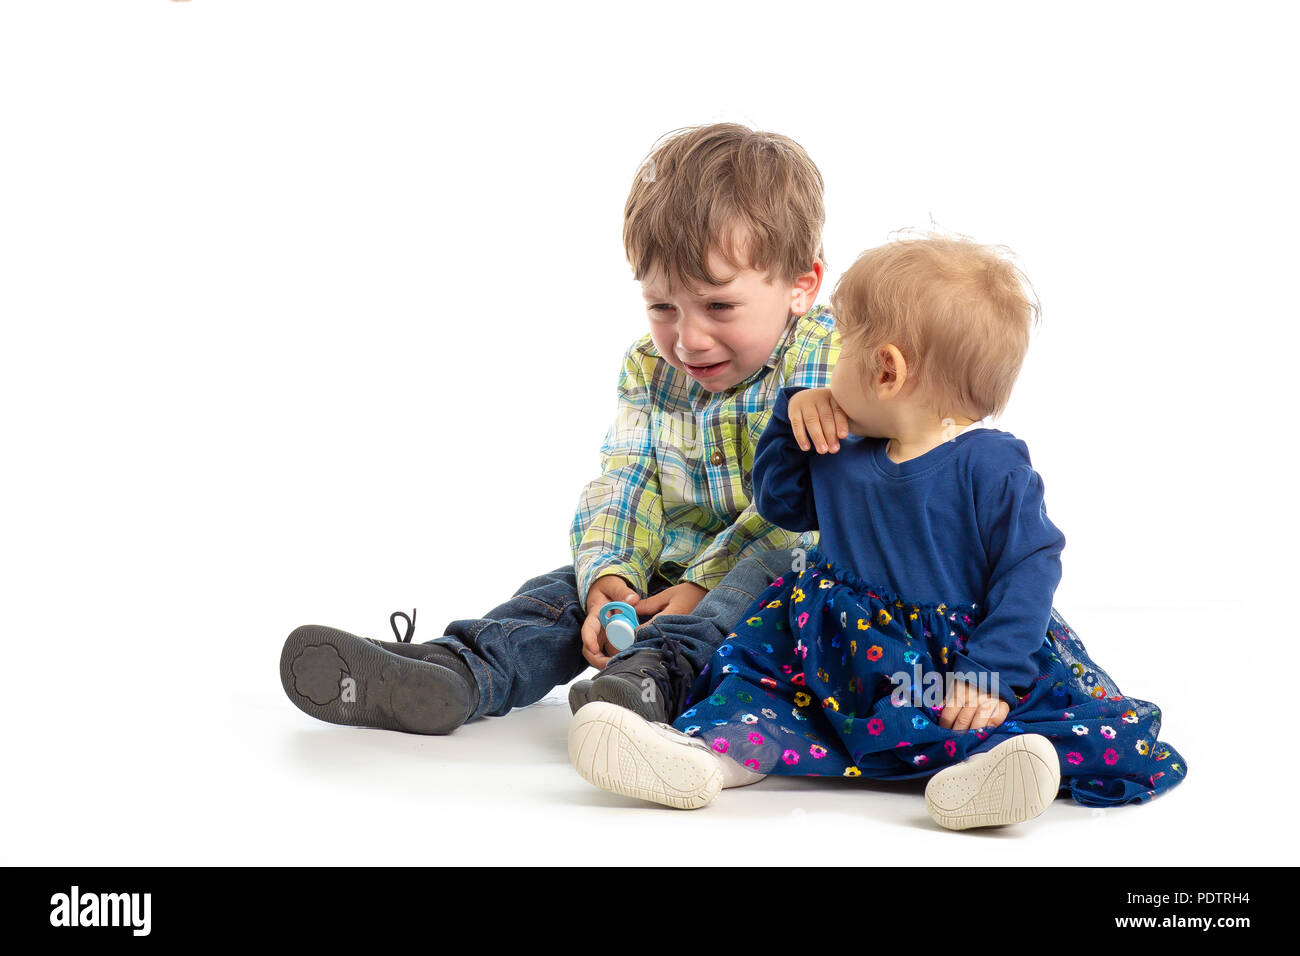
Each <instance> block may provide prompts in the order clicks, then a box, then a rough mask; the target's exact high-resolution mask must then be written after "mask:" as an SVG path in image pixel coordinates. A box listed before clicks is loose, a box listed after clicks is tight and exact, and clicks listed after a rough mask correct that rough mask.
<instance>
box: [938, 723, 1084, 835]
mask: <svg viewBox="0 0 1300 956" xmlns="http://www.w3.org/2000/svg"><path fill="white" fill-rule="evenodd" d="M1060 785H1061V765H1060V760H1059V758H1058V757H1057V755H1056V748H1055V747H1053V746H1052V744H1051V741H1049V740H1048V739H1047V738H1046V737H1044V736H1042V735H1041V734H1025V735H1023V736H1018V737H1012V738H1011V739H1010V740H1005V741H1003V742H1002V743H1000V744H998V745H997V746H996V747H994V748H993V749H992V750H990V751H988V752H987V753H984V754H977V755H976V756H974V757H971V758H970V759H969V760H966V761H964V762H962V763H959V764H957V765H955V766H952V767H947V768H945V769H943V770H940V771H939V772H938V773H937V774H935V775H934V776H933V777H931V778H930V782H929V783H928V784H926V787H925V808H926V810H928V811H929V812H930V816H931V817H933V818H934V821H935V823H937V824H939V825H940V826H942V827H947V828H948V829H949V830H967V829H970V828H971V827H997V826H1006V825H1007V824H1011V823H1022V822H1024V821H1025V820H1032V819H1033V818H1034V817H1036V816H1038V815H1039V814H1040V813H1042V812H1043V811H1044V810H1046V809H1047V808H1048V806H1049V805H1050V804H1051V802H1052V801H1053V800H1055V799H1056V794H1057V792H1058V790H1059V789H1060Z"/></svg>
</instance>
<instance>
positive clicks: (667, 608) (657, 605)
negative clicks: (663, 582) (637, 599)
mask: <svg viewBox="0 0 1300 956" xmlns="http://www.w3.org/2000/svg"><path fill="white" fill-rule="evenodd" d="M708 593H709V592H708V590H707V589H706V588H702V587H700V586H699V585H698V584H693V583H691V582H690V581H683V582H682V583H681V584H674V585H673V586H672V587H670V588H664V589H663V590H662V591H660V592H659V593H658V594H652V595H650V596H649V597H648V598H645V599H644V600H643V601H642V602H641V603H640V604H638V605H637V606H636V617H637V620H638V621H640V622H641V623H642V624H644V623H645V622H646V621H652V620H654V618H655V617H656V616H657V615H659V614H690V613H691V612H692V611H694V610H695V605H697V604H699V603H700V601H702V600H703V599H704V595H706V594H708ZM647 615H648V616H647Z"/></svg>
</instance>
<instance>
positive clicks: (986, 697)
mask: <svg viewBox="0 0 1300 956" xmlns="http://www.w3.org/2000/svg"><path fill="white" fill-rule="evenodd" d="M1010 711H1011V705H1010V704H1008V703H1007V702H1006V701H1005V700H1003V699H1002V698H1001V697H999V696H998V695H997V694H981V693H980V692H979V691H978V690H977V689H976V688H975V686H974V685H973V684H968V683H966V682H965V681H964V680H955V681H953V682H952V685H951V686H950V687H949V688H948V693H947V695H946V696H945V698H944V702H943V710H942V711H941V712H940V714H939V726H940V727H947V728H948V729H949V730H956V731H966V730H972V729H974V730H979V729H982V728H987V727H996V726H997V725H998V724H1000V723H1002V721H1004V720H1006V719H1007V714H1008V713H1010Z"/></svg>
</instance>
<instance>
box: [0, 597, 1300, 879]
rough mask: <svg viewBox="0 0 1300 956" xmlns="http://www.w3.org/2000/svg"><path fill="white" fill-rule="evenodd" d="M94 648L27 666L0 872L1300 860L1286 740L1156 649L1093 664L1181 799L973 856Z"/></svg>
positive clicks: (1200, 643)
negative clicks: (343, 718)
mask: <svg viewBox="0 0 1300 956" xmlns="http://www.w3.org/2000/svg"><path fill="white" fill-rule="evenodd" d="M1103 614H1104V615H1105V616H1108V617H1111V618H1112V619H1113V620H1114V621H1115V622H1116V626H1115V627H1114V628H1113V629H1112V632H1111V634H1110V635H1109V637H1108V638H1107V641H1108V643H1119V642H1123V641H1125V640H1127V639H1129V638H1132V637H1136V636H1137V635H1138V634H1139V633H1141V632H1146V633H1147V634H1148V635H1149V634H1150V633H1152V631H1151V629H1150V625H1151V624H1152V623H1153V621H1154V618H1155V615H1156V614H1157V612H1155V611H1146V612H1142V614H1147V615H1150V616H1151V619H1149V620H1148V619H1144V618H1143V616H1142V614H1139V613H1133V612H1129V613H1125V614H1122V615H1121V614H1118V613H1115V612H1114V611H1113V610H1109V611H1103V610H1100V609H1094V610H1091V611H1087V612H1086V613H1081V614H1079V615H1077V616H1076V618H1075V619H1072V620H1071V623H1072V624H1073V626H1075V627H1076V628H1077V629H1078V630H1079V633H1081V634H1083V635H1084V639H1085V642H1087V641H1088V638H1087V631H1086V629H1085V628H1084V627H1083V625H1082V623H1081V621H1082V620H1083V619H1090V618H1093V617H1098V616H1100V615H1103ZM1215 618H1216V615H1215V614H1213V613H1207V614H1205V615H1202V616H1199V617H1197V618H1196V619H1198V620H1203V621H1205V622H1206V624H1205V626H1204V627H1201V628H1199V629H1198V628H1194V627H1193V628H1191V633H1187V634H1183V635H1181V636H1180V638H1179V640H1180V642H1181V650H1180V653H1182V654H1188V655H1194V654H1200V655H1202V659H1203V660H1208V659H1210V658H1209V657H1208V656H1206V655H1208V653H1209V652H1210V651H1211V649H1212V648H1213V647H1214V646H1215V645H1214V642H1215V641H1216V640H1217V639H1218V637H1217V634H1216V631H1215V629H1214V628H1213V627H1212V626H1211V624H1210V622H1212V621H1213V620H1215ZM1121 622H1122V623H1121ZM248 640H249V641H252V640H253V638H251V637H250V638H249V639H248ZM83 646H84V647H85V648H86V653H85V654H83V655H81V661H82V666H79V667H77V668H75V669H71V668H67V667H61V666H60V662H59V660H58V658H57V657H56V656H55V655H54V654H53V653H51V648H50V647H49V646H46V647H45V648H44V651H43V652H39V653H38V654H36V655H34V658H33V660H32V661H29V662H27V664H28V666H30V667H36V666H38V665H37V663H36V660H35V658H36V657H39V658H40V660H42V661H43V662H44V666H45V671H44V675H45V677H44V680H43V682H31V683H28V684H24V685H23V686H24V689H25V692H26V693H27V694H28V699H27V700H26V701H25V702H23V705H22V706H20V707H19V708H18V710H17V711H15V712H16V713H18V714H20V718H19V719H18V720H14V721H12V722H11V723H10V725H9V726H8V727H7V728H6V740H7V741H8V742H7V744H6V750H7V751H9V754H8V757H9V759H8V760H7V761H6V763H7V764H8V765H9V766H11V767H12V766H15V763H16V765H17V766H18V767H20V768H21V769H22V770H23V771H24V772H23V773H21V774H16V775H14V776H10V777H9V781H8V786H6V787H5V794H4V796H3V801H4V808H3V809H4V817H3V819H4V820H5V821H6V830H7V833H6V834H5V839H4V843H3V851H2V853H3V855H2V856H0V862H4V863H19V864H42V865H112V864H245V863H276V864H293V863H303V864H451V863H459V864H464V863H491V862H521V863H551V862H567V863H611V862H612V863H626V864H639V865H644V864H657V863H672V864H681V863H694V862H701V863H703V862H708V863H746V864H758V863H764V864H774V863H781V862H793V861H796V860H797V861H799V862H800V863H801V864H802V865H809V864H814V865H826V864H835V863H852V864H875V863H878V862H880V861H882V860H889V861H891V862H898V863H916V862H922V861H925V860H933V861H936V862H945V863H946V864H948V865H951V864H952V862H953V861H954V859H955V860H959V861H960V860H963V859H967V860H970V861H971V862H972V863H974V862H978V864H979V865H981V866H988V865H1004V864H1014V863H1024V862H1033V863H1045V864H1069V865H1077V864H1083V865H1104V866H1113V865H1117V864H1118V865H1124V866H1135V865H1145V864H1202V865H1204V864H1226V863H1238V864H1240V863H1283V862H1287V863H1289V862H1291V851H1292V850H1293V849H1294V845H1295V839H1294V830H1293V829H1292V828H1291V824H1289V823H1285V822H1284V821H1286V820H1289V819H1290V817H1291V816H1292V815H1291V814H1290V813H1289V812H1287V811H1286V810H1285V808H1284V807H1283V806H1281V805H1279V804H1278V803H1276V802H1273V800H1274V798H1272V797H1271V796H1269V792H1270V791H1271V792H1274V793H1276V792H1281V793H1283V794H1288V793H1289V792H1291V791H1292V790H1293V789H1294V781H1295V774H1294V770H1291V769H1289V768H1288V767H1286V766H1285V765H1284V764H1283V763H1282V759H1281V758H1280V757H1278V756H1277V755H1275V754H1274V755H1270V753H1268V751H1270V750H1271V748H1273V747H1274V746H1275V745H1278V746H1279V749H1282V747H1284V744H1281V743H1280V742H1278V735H1277V734H1276V733H1269V734H1268V735H1267V736H1261V737H1260V738H1259V739H1258V740H1252V739H1249V738H1246V739H1243V737H1242V732H1243V719H1248V716H1249V715H1250V714H1251V712H1252V711H1254V712H1255V713H1260V712H1261V711H1259V709H1258V708H1256V707H1252V705H1250V704H1248V703H1247V702H1246V698H1244V697H1239V698H1238V700H1239V704H1238V705H1237V706H1232V705H1231V702H1230V701H1228V700H1226V699H1225V698H1224V696H1223V695H1222V694H1220V695H1218V696H1215V697H1210V696H1207V694H1206V692H1205V690H1204V688H1202V687H1200V686H1195V685H1188V684H1185V683H1184V684H1178V683H1175V682H1174V681H1172V680H1171V679H1169V677H1168V673H1169V672H1168V665H1167V664H1166V665H1165V667H1163V668H1162V667H1161V666H1160V660H1161V651H1160V648H1158V647H1155V646H1153V645H1152V643H1151V641H1150V639H1149V638H1148V639H1147V640H1146V641H1145V642H1143V641H1139V642H1137V643H1136V644H1135V645H1133V646H1132V648H1131V650H1132V653H1131V654H1130V655H1129V658H1130V659H1129V660H1128V661H1127V666H1126V667H1124V668H1119V667H1118V666H1116V665H1115V664H1114V663H1113V662H1112V661H1111V660H1110V658H1113V654H1112V655H1110V656H1109V657H1103V656H1102V655H1101V654H1099V653H1098V651H1097V649H1096V648H1090V649H1092V650H1093V652H1094V655H1095V656H1097V657H1098V660H1099V661H1102V662H1103V663H1104V664H1109V665H1110V666H1111V667H1112V669H1113V670H1114V671H1115V672H1116V673H1114V674H1113V676H1115V677H1116V679H1117V680H1119V682H1120V686H1121V688H1124V689H1126V690H1131V691H1132V692H1133V693H1138V694H1139V696H1143V695H1142V694H1141V693H1139V688H1144V687H1146V686H1150V687H1151V688H1152V689H1153V690H1154V689H1155V687H1156V685H1159V693H1158V694H1157V693H1150V695H1149V696H1150V698H1151V699H1154V700H1156V701H1157V702H1158V703H1160V704H1161V706H1162V707H1163V708H1164V711H1165V715H1166V723H1165V728H1164V730H1163V731H1162V734H1161V737H1162V739H1167V740H1168V741H1170V742H1171V743H1173V744H1174V746H1176V747H1178V748H1179V749H1180V750H1181V751H1182V753H1183V755H1184V757H1185V758H1186V759H1187V762H1188V764H1189V771H1190V773H1189V777H1188V779H1187V781H1186V782H1185V783H1184V784H1183V785H1182V786H1180V787H1179V788H1178V789H1176V790H1174V791H1173V792H1171V793H1170V794H1169V795H1167V796H1166V797H1163V798H1160V799H1157V800H1155V801H1153V802H1152V803H1149V804H1146V805H1142V806H1136V807H1124V808H1120V809H1116V810H1109V811H1094V810H1090V809H1087V808H1083V807H1080V806H1077V805H1076V804H1074V803H1073V802H1072V801H1070V800H1069V799H1068V798H1064V799H1059V800H1057V802H1056V803H1055V804H1054V805H1053V806H1052V807H1051V808H1050V809H1049V810H1048V812H1047V813H1046V814H1045V815H1044V816H1043V817H1041V818H1039V819H1038V820H1037V821H1034V822H1033V823H1031V824H1027V825H1022V826H1019V827H1011V828H1005V829H1000V830H985V831H968V832H966V833H962V834H953V833H948V832H946V831H942V830H940V829H938V828H937V827H936V826H934V825H933V824H932V823H931V822H930V820H929V818H928V817H927V816H926V813H925V809H924V806H923V803H922V800H921V796H920V794H921V792H922V785H921V784H920V783H913V784H905V785H893V786H889V785H883V784H877V783H872V782H866V781H845V780H838V779H836V780H811V779H789V778H785V779H768V780H765V781H763V782H762V783H760V784H758V785H756V786H754V787H750V788H747V789H742V790H735V791H726V792H723V793H722V794H721V796H720V797H719V798H718V800H717V801H716V802H715V803H714V804H713V805H712V806H710V807H708V808H706V809H704V810H699V811H694V812H682V811H675V810H669V809H665V808H659V807H656V806H651V805H643V804H639V803H637V802H634V801H631V800H626V799H623V798H621V797H618V796H615V795H612V794H606V793H603V792H601V791H598V790H596V789H594V788H592V787H591V786H590V785H588V784H587V783H586V782H585V781H584V780H582V779H581V778H580V777H578V776H577V774H576V773H574V772H573V770H571V769H570V767H569V765H568V760H567V756H566V749H565V731H566V727H567V724H568V720H569V710H568V705H567V701H566V699H565V696H564V693H563V691H562V690H557V691H556V693H555V695H554V696H552V697H548V698H547V699H545V700H543V701H541V702H539V703H537V704H535V705H533V706H532V707H528V708H524V709H522V710H518V711H515V712H514V713H513V714H511V715H510V716H508V717H505V718H495V719H486V720H482V721H477V722H475V723H473V724H470V725H468V726H465V727H462V728H461V729H460V730H458V731H457V732H456V733H455V734H453V735H451V736H449V737H442V738H431V737H420V736H412V735H406V734H398V733H390V732H386V731H378V730H367V729H358V728H347V727H337V726H334V725H330V724H325V723H321V722H318V721H315V720H313V719H311V718H309V717H307V716H305V715H303V714H302V713H300V712H299V711H298V710H297V709H296V708H294V707H293V706H292V705H291V704H290V703H289V702H288V700H287V699H286V698H285V696H284V693H283V691H282V690H281V688H280V686H279V680H278V674H277V671H276V663H277V660H278V654H279V639H276V640H270V639H267V640H265V641H260V640H259V641H257V643H256V646H255V647H253V646H245V647H244V648H242V649H241V647H240V646H239V642H232V643H231V644H229V645H227V646H225V647H224V648H223V647H220V645H217V644H213V645H211V647H210V650H211V653H205V652H204V650H203V647H204V645H203V644H202V642H190V643H188V644H186V643H183V642H177V643H176V644H175V645H173V646H172V647H170V648H168V647H154V648H152V652H151V653H150V654H149V655H148V656H147V658H142V660H146V659H147V661H148V662H150V666H155V667H156V666H158V664H159V662H160V661H162V662H167V667H168V673H169V674H170V675H171V676H173V677H176V678H177V679H176V680H175V682H174V683H173V685H172V686H170V687H162V688H161V689H160V685H161V684H162V683H163V681H161V680H159V677H160V675H159V673H158V672H157V671H153V672H149V674H150V681H149V684H150V689H149V690H148V691H147V692H132V690H131V688H132V684H131V681H132V675H131V673H130V672H129V671H130V668H129V667H128V666H127V660H128V656H124V655H122V654H116V655H115V654H112V653H110V652H108V651H107V650H105V652H104V653H100V654H98V655H97V656H96V655H95V653H94V652H93V648H92V645H90V644H89V642H86V643H84V644H83ZM24 647H25V648H26V649H27V650H31V647H29V646H27V645H24ZM87 656H88V657H89V660H87V659H86V658H87ZM92 662H98V663H97V667H98V669H97V667H96V666H92ZM254 665H255V666H254ZM1198 670H1199V669H1198ZM1161 671H1163V672H1164V673H1163V675H1162V674H1161ZM28 673H32V671H29V672H28ZM110 676H111V677H112V678H113V680H110V679H109V677H110ZM1228 676H1230V675H1224V681H1223V684H1222V685H1221V686H1223V687H1227V685H1228V679H1227V678H1228ZM113 686H116V687H118V689H119V690H118V692H117V693H114V692H112V691H108V692H106V691H105V688H109V687H113ZM137 690H138V688H137ZM1230 706H1232V711H1231V715H1230V712H1229V707H1230ZM1275 742H1278V743H1275ZM1252 767H1265V768H1269V769H1267V770H1266V771H1263V772H1261V771H1253V770H1252V769H1251V768H1252ZM1273 768H1278V769H1273ZM1280 827H1286V828H1287V829H1286V830H1280V829H1279V828H1280ZM965 851H970V852H971V854H972V855H971V856H970V857H962V856H961V855H960V854H961V853H962V852H965ZM954 853H956V854H958V855H957V856H955V857H954Z"/></svg>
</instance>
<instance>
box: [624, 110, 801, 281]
mask: <svg viewBox="0 0 1300 956" xmlns="http://www.w3.org/2000/svg"><path fill="white" fill-rule="evenodd" d="M822 190H823V185H822V176H821V173H820V172H818V170H817V167H816V165H814V164H813V161H812V160H811V159H809V158H808V154H807V153H806V152H804V150H803V147H802V146H800V145H799V144H798V143H796V142H795V141H794V140H792V139H790V138H789V137H787V136H782V135H780V134H779V133H766V132H756V131H755V130H752V129H750V128H749V127H748V126H741V125H740V124H737V123H714V124H712V125H709V126H693V127H687V128H684V129H678V130H674V131H672V132H671V133H668V134H666V135H665V136H664V137H663V138H662V139H661V140H660V141H659V142H658V143H657V144H655V147H654V148H653V149H652V150H651V152H650V155H649V156H647V157H646V159H645V161H644V162H643V163H642V164H641V168H640V169H639V170H638V171H637V175H636V178H635V179H634V180H633V182H632V189H631V191H630V192H629V194H628V197H627V204H626V206H625V207H624V210H623V247H624V249H625V250H626V252H627V260H628V262H629V263H630V264H631V266H632V271H633V275H634V277H635V278H636V280H637V281H638V282H639V281H641V280H642V279H644V278H645V277H646V276H647V275H648V274H649V273H650V272H651V271H653V270H654V268H655V267H660V268H662V269H663V270H664V272H665V273H666V275H667V279H668V281H669V282H670V283H672V282H674V281H678V280H680V281H685V282H687V283H689V284H693V285H696V286H704V285H721V284H722V281H723V279H722V277H720V276H714V275H710V273H709V269H708V264H707V260H708V255H709V251H710V250H716V251H717V252H718V253H719V255H721V256H722V258H723V259H725V260H726V261H727V262H728V263H730V264H731V265H733V266H735V267H736V268H738V269H739V268H743V267H745V266H748V267H749V268H752V269H755V270H757V271H759V272H765V273H768V274H769V277H770V279H771V280H772V281H778V280H781V281H784V280H787V279H793V278H795V277H796V276H798V275H801V274H803V273H805V272H807V271H809V270H810V269H811V268H812V266H813V260H814V259H821V260H822V261H823V262H824V261H825V255H824V253H823V251H822V226H823V224H824V222H825V219H826V214H825V210H824V208H823V204H822Z"/></svg>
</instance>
